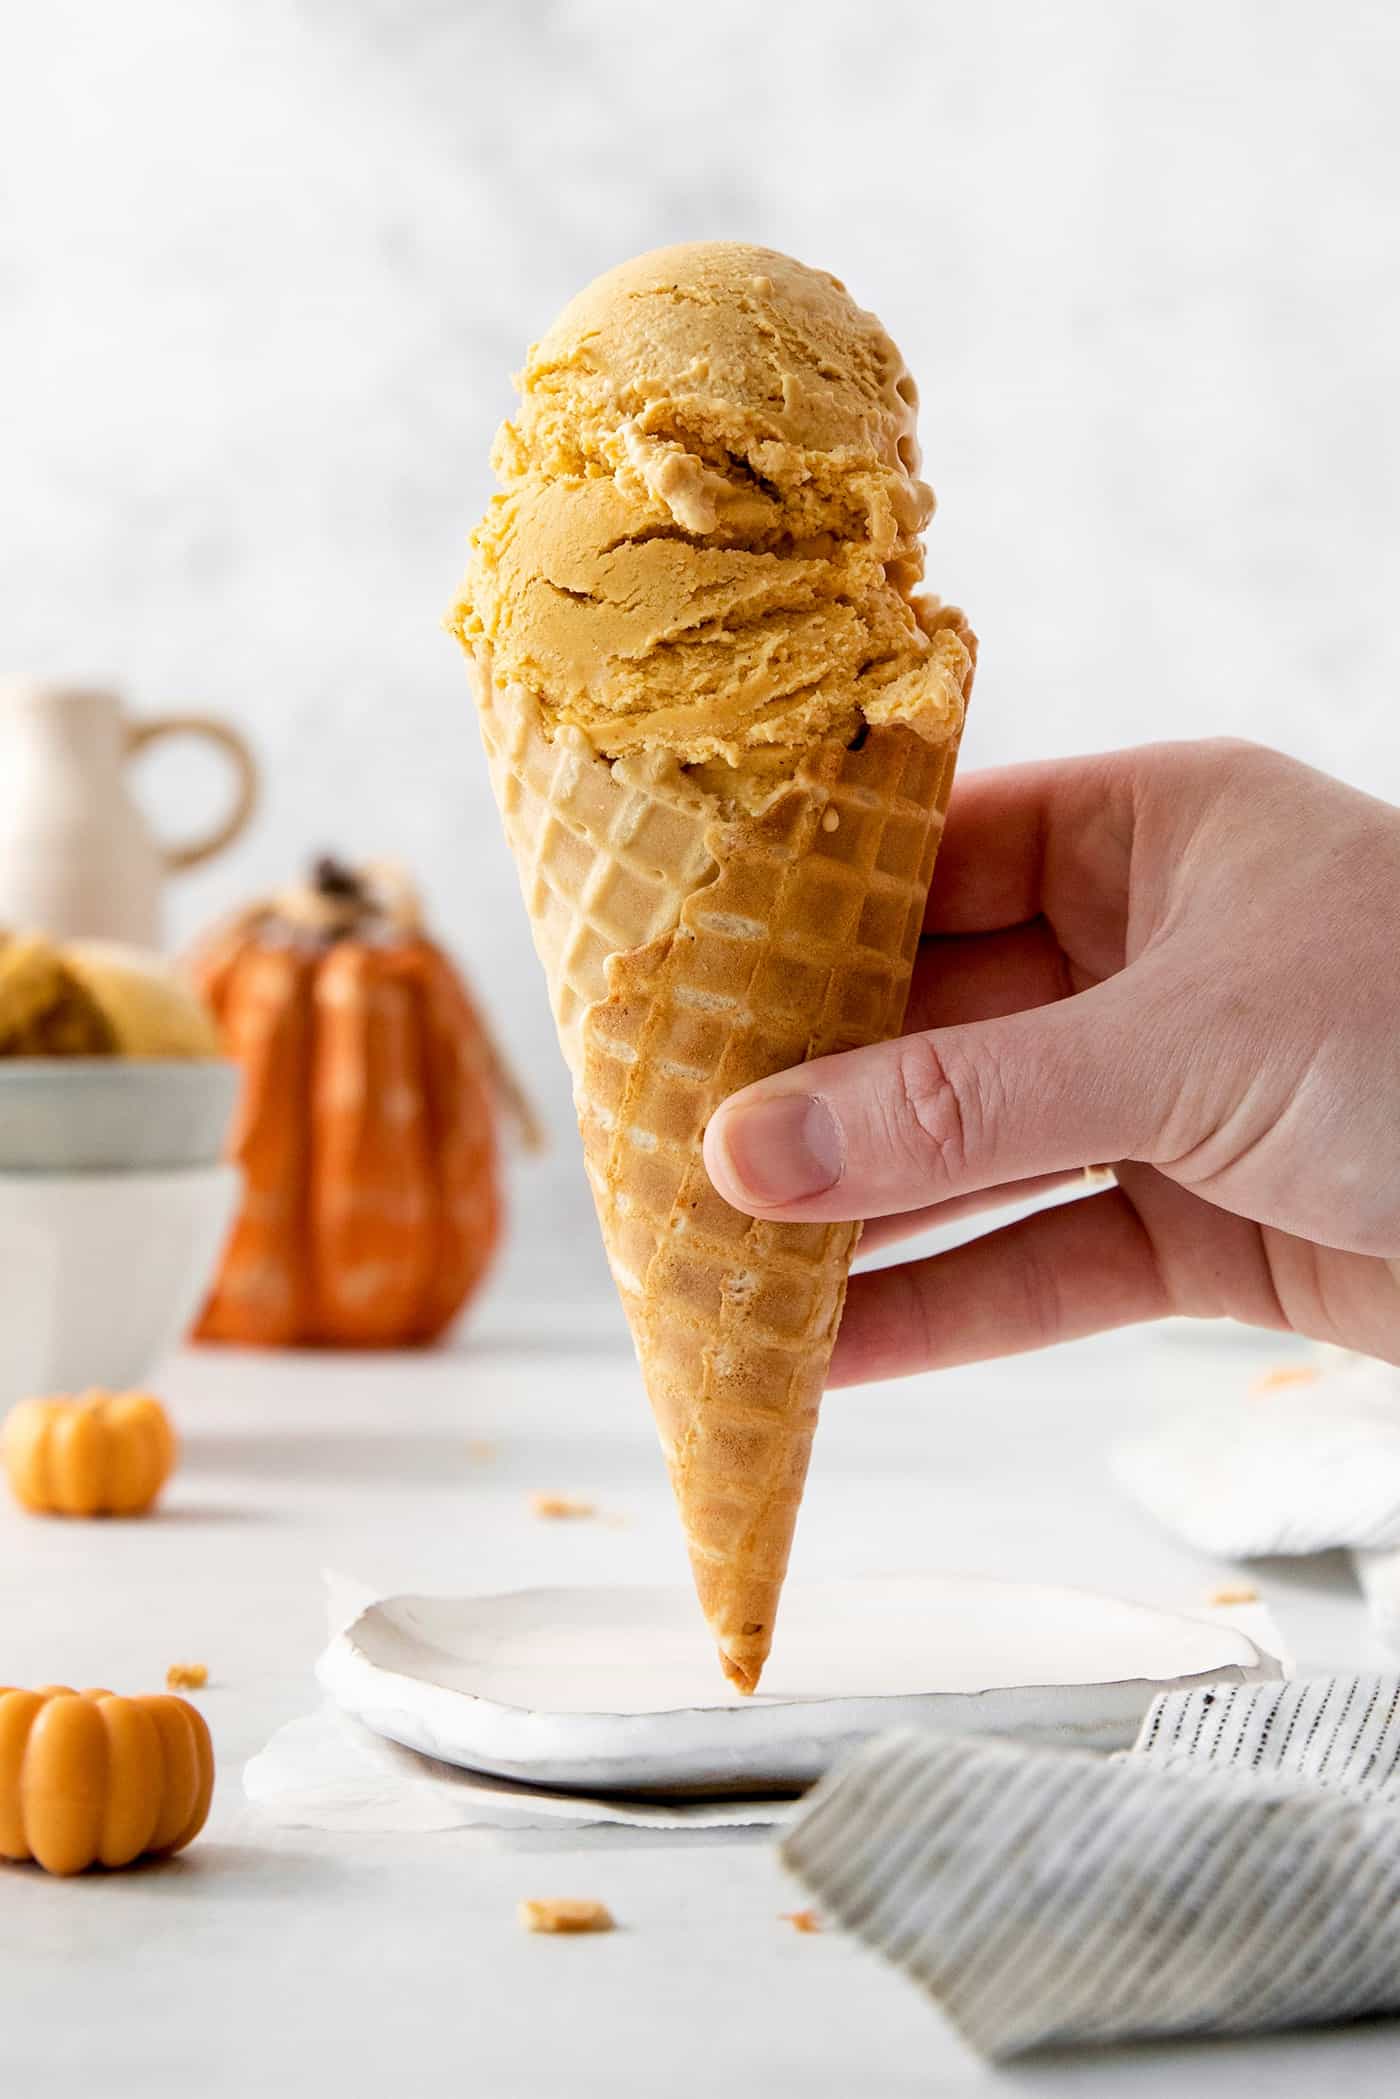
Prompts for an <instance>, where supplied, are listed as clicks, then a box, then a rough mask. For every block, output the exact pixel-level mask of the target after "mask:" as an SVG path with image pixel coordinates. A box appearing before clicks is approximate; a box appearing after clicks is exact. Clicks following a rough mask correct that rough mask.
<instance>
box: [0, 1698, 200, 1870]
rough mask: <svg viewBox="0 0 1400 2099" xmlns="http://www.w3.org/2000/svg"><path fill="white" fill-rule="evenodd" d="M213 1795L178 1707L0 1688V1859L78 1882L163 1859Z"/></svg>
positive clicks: (184, 1839) (190, 1835)
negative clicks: (28, 1863) (77, 1877)
mask: <svg viewBox="0 0 1400 2099" xmlns="http://www.w3.org/2000/svg"><path fill="white" fill-rule="evenodd" d="M213 1791H214V1750H213V1745H212V1743H211V1742H210V1740H209V1729H208V1728H207V1727H206V1726H205V1724H204V1719H203V1716H202V1714H200V1713H197V1712H196V1711H195V1709H194V1707H193V1706H192V1705H189V1704H187V1703H186V1701H185V1700H184V1699H183V1698H169V1697H165V1696H159V1697H153V1698H117V1697H114V1696H113V1694H112V1693H111V1692H110V1691H70V1690H68V1689H67V1688H66V1687H65V1686H63V1685H60V1684H49V1685H48V1686H46V1688H45V1689H44V1690H42V1691H13V1690H8V1689H5V1688H3V1687H0V1858H7V1859H33V1860H34V1861H35V1862H36V1863H37V1864H38V1865H40V1866H42V1867H43V1869H44V1871H45V1872H46V1873H82V1872H85V1871H86V1869H87V1868H88V1867H89V1866H96V1865H102V1866H129V1865H130V1864H131V1862H132V1860H133V1859H138V1858H143V1857H151V1858H159V1857H163V1856H168V1855H169V1854H170V1853H171V1852H172V1851H183V1849H184V1847H185V1845H186V1844H188V1843H190V1842H192V1840H193V1839H194V1838H195V1837H197V1836H198V1835H199V1832H200V1831H201V1829H203V1827H204V1824H205V1820H206V1818H207V1816H208V1814H209V1802H210V1798H211V1796H212V1794H213Z"/></svg>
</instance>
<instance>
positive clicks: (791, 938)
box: [474, 612, 972, 1691]
mask: <svg viewBox="0 0 1400 2099" xmlns="http://www.w3.org/2000/svg"><path fill="white" fill-rule="evenodd" d="M939 618H940V622H941V624H943V625H944V626H945V627H946V628H948V629H949V630H951V633H953V634H956V635H957V636H958V637H959V639H960V640H962V641H963V642H964V644H965V645H966V646H968V647H969V648H970V643H971V637H970V635H969V634H968V633H967V630H966V628H965V626H964V625H963V623H962V621H961V618H960V615H958V614H956V613H952V612H943V613H941V614H940V615H939ZM971 660H972V659H971V655H970V653H968V654H967V655H966V659H965V665H966V668H965V680H964V682H965V683H966V682H967V681H968V680H970V672H971ZM474 666H475V675H476V680H477V685H478V698H479V701H480V710H481V723H482V732H483V736H484V739H485V743H486V750H487V756H488V760H489V763H490V767H491V775H492V781H493V784H494V787H495V791H496V797H497V801H498V803H499V805H500V810H501V815H502V819H503V822H504V825H505V829H506V833H507V836H508V838H509V840H510V844H511V847H512V850H513V852H514V855H515V859H516V864H517V867H518V870H519V873H520V879H521V886H522V889H523V891H524V895H525V902H526V906H527V908H528V910H529V914H530V919H531V924H532V927H533V930H534V936H535V945H536V948H537V950H538V952H539V956H540V959H541V961H542V963H543V964H544V968H545V971H546V975H547V977H548V980H549V989H550V996H551V1001H552V1004H553V1008H554V1014H555V1019H556V1022H557V1024H558V1029H559V1037H560V1043H561V1046H562V1048H563V1050H564V1054H565V1057H566V1058H567V1060H568V1063H569V1066H570V1069H571V1071H572V1074H573V1080H574V1095H575V1105H576V1108H577V1111H578V1117H579V1127H580V1130H581V1132H582V1136H583V1142H584V1154H585V1159H586V1163H587V1167H588V1173H589V1179H590V1182H591V1184H592V1188H593V1194H594V1200H595V1202H596V1205H597V1210H598V1217H599V1222H600V1224H601V1226H602V1232H603V1239H604V1243H605V1245H606V1248H607V1253H608V1259H609V1262H610V1265H611V1268H612V1272H613V1276H614V1279H615V1280H616V1283H617V1286H618V1289H619V1291H620V1293H621V1296H622V1301H623V1305H624V1307H625V1309H626V1312H627V1317H628V1320H629V1323H630V1325H631V1329H632V1334H633V1339H634V1341H635V1343H636V1348H637V1354H638V1358H639V1361H640V1364H641V1368H642V1373H643V1377H644V1380H645V1383H646V1387H647V1392H648V1396H649V1398H650V1401H651V1405H652V1409H653V1412H654V1414H655V1417H656V1423H657V1427H658V1430H659V1432H660V1437H661V1442H662V1446H663V1449H664V1451H665V1454H666V1459H667V1463H668V1465H669V1467H670V1473H671V1480H672V1484H673V1486H674V1489H675V1493H676V1498H677V1501H678V1503H679V1505H680V1510H681V1515H682V1519H683V1522H684V1525H685V1529H686V1536H687V1541H688V1544H689V1549H690V1556H691V1564H692V1567H693V1570H694V1575H695V1582H696V1587H697V1591H698V1593H699V1598H700V1602H701V1606H702V1608H703V1610H704V1613H705V1616H706V1619H707V1620H708V1622H709V1625H710V1628H711V1630H712V1632H713V1634H714V1637H715V1639H716V1642H717V1643H718V1646H719V1652H720V1659H721V1662H722V1664H723V1667H724V1670H725V1673H726V1675H727V1676H728V1677H729V1678H730V1680H731V1682H733V1683H734V1684H735V1685H736V1686H737V1687H738V1688H739V1689H741V1690H744V1691H750V1690H752V1689H753V1688H754V1687H755V1686H756V1685H757V1682H758V1679H759V1674H760V1672H761V1670H762V1667H763V1664H764V1661H765V1659H766V1657H767V1654H768V1651H769V1647H770V1645H771V1641H772V1634H773V1623H774V1618H775V1615H776V1612H777V1607H778V1598H779V1594H780V1592H781V1589H782V1583H783V1576H784V1573H785V1571H786V1568H787V1560H788V1552H789V1548H790V1545H791V1542H792V1534H793V1528H794V1525H795V1522H796V1517H797V1510H798V1505H799V1503H800V1501H801V1497H802V1488H803V1482H804V1479H805V1476H806V1471H807V1462H808V1457H809V1454H810V1450H811V1442H812V1433H813V1430H814V1428H815V1426H816V1419H817V1410H818V1406H819V1403H820V1399H821V1392H822V1387H823V1384H824V1382H825V1378H826V1372H827V1366H828V1364H829V1361H830V1357H831V1348H832V1343H833V1341H834V1339H835V1335H836V1327H837V1323H838V1321H839V1319H840V1316H841V1307H842V1303H843V1301H844V1297H845V1289H846V1278H847V1275H848V1273H849V1270H850V1264H851V1256H852V1253H853V1252H854V1249H855V1244H856V1240H857V1238H858V1236H859V1231H860V1227H859V1225H856V1224H830V1225H789V1224H772V1223H762V1222H757V1221H755V1220H754V1219H752V1218H749V1217H745V1216H743V1215H741V1214H740V1213H739V1212H738V1211H736V1210H733V1209H731V1208H730V1207H729V1206H728V1204H726V1203H724V1202H722V1201H721V1200H720V1198H719V1197H718V1196H717V1195H716V1193H715V1191H714V1189H713V1187H712V1186H711V1184H710V1180H709V1177H708V1175H707V1174H706V1172H705V1168H704V1163H703V1160H702V1156H701V1144H702V1139H703V1137H704V1132H705V1125H706V1123H707V1122H708V1120H709V1118H710V1116H711V1115H712V1114H713V1112H714V1110H715V1109H716V1108H717V1107H718V1106H719V1104H720V1102H721V1101H723V1100H724V1099H725V1098H726V1097H727V1096H728V1095H729V1094H731V1093H733V1092H735V1091H736V1090H737V1089H738V1088H739V1087H741V1086H746V1085H748V1084H749V1083H750V1082H751V1081H753V1080H755V1079H760V1078H765V1077H768V1076H769V1075H770V1074H772V1073H774V1072H777V1071H783V1070H786V1069H788V1068H789V1067H790V1066H792V1065H795V1064H800V1063H802V1062H804V1061H805V1060H806V1059H808V1058H811V1057H820V1056H826V1055H828V1054H829V1053H831V1052H834V1051H838V1050H843V1049H851V1048H856V1047H859V1046H861V1045H864V1044H866V1043H870V1042H875V1041H879V1040H882V1039H884V1038H885V1037H887V1036H889V1035H892V1034H894V1033H895V1032H896V1031H897V1030H898V1028H899V1026H900V1024H901V1022H902V1020H903V1017H904V1008H905V1003H906V1001H907V998H908V992H909V979H910V973H911V970H912V967H913V962H914V955H915V951H916V948H917V946H918V940H919V933H920V928H921V926H922V923H923V916H924V908H925V904H926V901H927V896H928V889H929V882H930V878H931V876H932V873H933V865H934V859H935V856H936V853H937V850H938V842H939V838H940V835H941V832H942V828H943V816H944V811H945V810H946V807H947V801H948V795H949V792H950V790H951V787H952V780H953V768H954V765H955V762H956V758H957V738H956V736H953V737H950V738H948V739H946V740H944V741H940V742H929V741H926V740H925V739H924V738H923V737H921V736H920V735H918V734H916V733H915V732H914V731H913V730H911V729H909V728H906V727H904V726H903V725H894V726H881V727H873V728H868V729H867V730H866V731H865V732H864V734H863V736H862V737H860V738H858V739H857V740H856V742H855V743H854V744H852V745H851V746H850V747H847V746H845V745H843V744H840V743H824V744H818V745H816V746H814V747H813V749H812V750H811V751H810V752H809V753H808V754H807V755H806V756H805V757H804V759H803V760H802V762H801V764H800V765H799V767H798V768H797V770H796V772H795V774H794V776H793V778H792V779H791V780H790V781H787V782H784V783H783V784H782V785H781V786H780V787H779V788H778V789H777V790H776V791H775V793H774V794H773V796H772V797H771V798H770V799H769V800H768V801H767V802H766V804H764V805H763V806H762V807H760V808H758V809H756V810H754V811H751V812H749V811H736V810H734V809H733V808H732V807H728V806H726V805H723V804H721V803H720V802H719V801H718V800H717V798H716V797H715V796H714V795H712V794H710V793H708V792H705V791H702V790H700V789H698V788H697V787H695V786H694V785H693V784H692V782H691V780H690V779H689V778H688V776H687V775H686V774H685V772H684V771H683V769H682V768H680V767H679V766H678V765H677V764H676V763H675V761H674V760H673V759H670V758H667V757H666V756H664V755H662V754H659V753H656V752H651V753H648V754H646V755H645V756H641V757H637V758H625V759H619V760H617V761H616V762H614V763H609V762H608V761H607V760H606V759H603V758H600V757H598V756H596V755H595V754H594V753H593V751H592V749H591V748H590V746H589V745H588V744H587V742H586V740H585V739H584V738H583V737H582V736H581V735H579V734H578V733H577V732H575V731H571V730H568V729H561V730H559V731H558V733H557V734H556V735H555V737H554V738H553V739H551V738H550V737H549V736H548V734H547V733H546V731H545V729H544V728H543V726H542V724H541V721H540V717H539V712H538V709H537V707H536V705H535V703H534V702H533V701H532V700H531V698H530V697H529V696H528V695H527V694H526V693H524V692H523V691H522V690H521V689H520V688H518V687H506V688H504V689H501V688H498V687H497V686H496V685H495V683H494V682H493V679H492V673H491V663H490V658H489V655H488V653H487V652H486V650H485V649H484V648H482V647H478V649H477V650H476V652H475V656H474Z"/></svg>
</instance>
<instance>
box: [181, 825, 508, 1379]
mask: <svg viewBox="0 0 1400 2099" xmlns="http://www.w3.org/2000/svg"><path fill="white" fill-rule="evenodd" d="M194 960H195V970H196V976H197V979H198V981H199V983H200V985H201V988H202V989H203V991H204V994H205V996H206V998H207V999H208V1000H209V1002H210V1004H211V1005H212V1007H213V1009H214V1012H215V1014H216V1016H217V1018H218V1021H219V1024H220V1027H221V1030H222V1033H223V1037H224V1044H225V1048H226V1049H227V1051H228V1053H229V1055H230V1056H232V1057H235V1058H236V1059H237V1060H238V1061H239V1063H240V1064H241V1065H242V1067H243V1090H242V1099H241V1103H240V1107H239V1111H238V1116H237V1119H236V1122H235V1127H234V1135H233V1142H232V1152H233V1156H234V1158H235V1159H236V1160H237V1162H238V1164H239V1165H240V1166H241V1167H242V1169H243V1174H244V1181H245V1192H244V1201H243V1208H242V1212H241V1214H240V1216H239V1217H238V1219H237V1221H236V1223H235V1225H234V1228H233V1232H232V1235H231V1237H230V1239H229V1241H228V1244H227V1246H226V1248H225V1251H224V1256H223V1262H222V1266H221V1269H220V1272H219V1274H218V1277H217V1279H216V1281H215V1284H214V1288H213V1291H212V1293H211V1295H210V1297H209V1300H208V1302H207V1304H206V1306H205V1308H204V1312H203V1314H202V1316H201V1319H200V1321H199V1324H198V1327H197V1328H196V1333H197V1335H198V1337H199V1338H201V1339H205V1340H219V1341H237V1342H243V1343H254V1344H263V1345H266V1346H287V1345H291V1344H295V1343H306V1344H313V1345H315V1344H319V1345H323V1346H324V1345H329V1346H343V1347H365V1348H382V1347H395V1346H402V1345H404V1344H406V1343H414V1342H426V1341H430V1340H432V1339H433V1338H434V1336H436V1335H437V1334H440V1333H441V1332H442V1330H443V1329H444V1328H445V1327H446V1326H448V1325H449V1324H450V1322H451V1321H452V1320H453V1319H454V1318H455V1317H456V1316H457V1314H458V1312H460V1311H461V1309H462V1307H463V1306H464V1305H465V1304H466V1302H467V1300H468V1298H469V1297H470V1296H471V1295H472V1293H473V1291H474V1290H475V1289H476V1287H477V1285H478V1284H479V1283H480V1281H481V1279H482V1277H483V1275H484V1274H485V1272H486V1269H487V1266H488V1264H489V1262H490V1260H491V1256H492V1254H493V1253H494V1251H495V1249H496V1245H497V1242H498V1240H499V1238H500V1234H501V1187H500V1167H499V1159H498V1148H497V1141H496V1119H497V1118H496V1109H497V1103H498V1101H504V1102H505V1103H506V1104H507V1105H508V1106H509V1107H510V1108H511V1109H513V1110H514V1112H515V1114H516V1116H517V1118H518V1120H519V1122H520V1123H521V1126H522V1129H523V1131H524V1134H525V1135H526V1138H527V1140H532V1139H533V1136H534V1130H535V1125H534V1123H533V1121H532V1119H531V1117H530V1114H529V1110H528V1108H527V1107H526V1105H525V1103H524V1101H523V1099H522V1097H521V1095H520V1093H519V1090H518V1088H516V1087H515V1086H514V1084H513V1082H512V1081H511V1080H510V1078H509V1076H508V1074H507V1073H506V1071H505V1069H504V1067H503V1065H502V1062H501V1060H500V1058H499V1057H498V1056H497V1054H496V1052H495V1050H494V1049H493V1047H492V1044H491V1041H490V1038H489V1036H488V1035H487V1033H486V1030H485V1027H484V1025H483V1023H482V1020H481V1017H480V1015H479V1014H478V1012H477V1010H476V1008H475V1006H474V1005H473V1003H472V1000H471V998H470V997H469V995H468V993H467V991H466V988H465V986H464V985H463V983H462V981H461V979H460V977H459V976H458V974H457V972H456V970H455V969H454V968H453V966H452V964H451V963H450V962H449V961H448V960H447V958H446V956H445V955H444V954H443V953H442V951H441V949H439V948H438V947H437V946H436V945H435V944H434V943H433V942H432V941H431V940H430V939H429V938H428V937H427V935H426V933H425V932H424V930H423V924H422V917H421V914H420V911H419V907H418V902H417V899H416V897H415V896H414V894H413V892H412V890H411V889H410V888H409V886H408V885H407V884H406V883H405V882H404V881H403V879H402V878H401V877H400V876H398V875H397V873H395V872H393V871H390V870H388V869H385V868H384V867H382V866H374V867H366V868H363V869H359V870H356V869H351V868H348V867H345V866H342V865H341V864H340V863H339V862H337V861H334V860H329V859H326V860H321V861H319V862H318V863H317V865H316V867H315V869H314V870H313V873H312V876H311V879H310V881H309V882H308V883H306V884H305V885H304V886H301V887H298V888H294V889H291V890H289V891H285V892H283V893H282V894H281V895H279V896H277V897H274V898H272V899H271V900H270V901H268V902H267V903H264V904H259V905H255V906H254V907H253V908H252V909H251V910H250V911H246V912H244V913H242V914H241V915H240V916H239V917H238V918H237V919H235V920H234V921H233V922H232V924H231V925H229V926H227V927H226V928H224V929H223V930H222V931H221V932H219V933H216V934H215V935H214V936H213V938H212V939H211V940H210V941H209V942H208V944H207V945H206V946H205V948H204V949H203V950H202V952H199V953H197V954H196V956H195V958H194Z"/></svg>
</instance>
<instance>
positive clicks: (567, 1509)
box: [530, 1494, 598, 1522]
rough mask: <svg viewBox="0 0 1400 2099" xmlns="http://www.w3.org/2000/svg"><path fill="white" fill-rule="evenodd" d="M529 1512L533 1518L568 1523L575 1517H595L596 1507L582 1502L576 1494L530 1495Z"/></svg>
mask: <svg viewBox="0 0 1400 2099" xmlns="http://www.w3.org/2000/svg"><path fill="white" fill-rule="evenodd" d="M530 1510H531V1513H532V1514H533V1515H535V1516H544V1517H547V1518H549V1519H550V1520H552V1521H563V1522H566V1521H568V1520H569V1519H570V1518H571V1517H575V1516H596V1515H597V1513H598V1510H597V1505H596V1504H595V1503H594V1502H591V1501H584V1500H583V1499H582V1498H581V1497H580V1496H579V1495H577V1494H532V1495H531V1496H530Z"/></svg>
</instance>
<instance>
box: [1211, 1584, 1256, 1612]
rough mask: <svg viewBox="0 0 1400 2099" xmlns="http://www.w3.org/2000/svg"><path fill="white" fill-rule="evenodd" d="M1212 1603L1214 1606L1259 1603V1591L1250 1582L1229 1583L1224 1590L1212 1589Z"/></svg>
mask: <svg viewBox="0 0 1400 2099" xmlns="http://www.w3.org/2000/svg"><path fill="white" fill-rule="evenodd" d="M1210 1601H1211V1604H1212V1605H1213V1606H1214V1605H1224V1604H1230V1603H1258V1601H1259V1591H1258V1590H1257V1589H1254V1588H1251V1587H1250V1585H1249V1583H1248V1582H1227V1583H1226V1584H1225V1586H1224V1587H1223V1588H1220V1589H1212V1590H1211V1592H1210Z"/></svg>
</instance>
